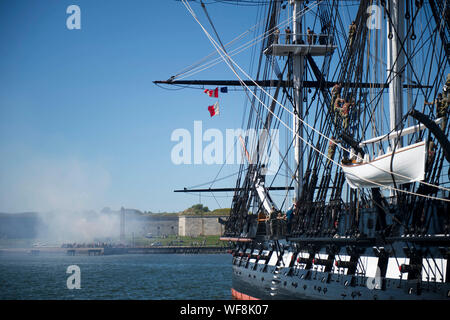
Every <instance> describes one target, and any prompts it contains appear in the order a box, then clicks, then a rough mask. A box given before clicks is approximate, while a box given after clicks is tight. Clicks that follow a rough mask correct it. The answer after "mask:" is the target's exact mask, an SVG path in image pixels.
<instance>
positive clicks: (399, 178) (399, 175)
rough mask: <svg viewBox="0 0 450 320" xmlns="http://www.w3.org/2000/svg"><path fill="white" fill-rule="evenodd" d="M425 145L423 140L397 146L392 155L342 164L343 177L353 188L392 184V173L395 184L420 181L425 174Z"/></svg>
mask: <svg viewBox="0 0 450 320" xmlns="http://www.w3.org/2000/svg"><path fill="white" fill-rule="evenodd" d="M425 146H426V144H425V141H422V142H419V143H416V144H413V145H410V146H407V147H403V148H399V149H398V150H395V152H394V155H392V152H390V153H387V154H384V155H382V156H379V157H377V158H375V159H373V160H372V161H370V162H359V163H358V162H357V163H352V164H343V165H342V168H343V170H344V173H345V179H346V180H347V183H348V184H349V186H350V187H351V188H353V189H356V188H379V187H381V186H393V185H394V182H393V179H392V175H393V176H394V178H395V183H396V184H397V185H398V184H403V183H409V182H414V181H421V180H423V179H424V175H425V160H426V147H425ZM391 161H392V169H391ZM391 173H392V174H391Z"/></svg>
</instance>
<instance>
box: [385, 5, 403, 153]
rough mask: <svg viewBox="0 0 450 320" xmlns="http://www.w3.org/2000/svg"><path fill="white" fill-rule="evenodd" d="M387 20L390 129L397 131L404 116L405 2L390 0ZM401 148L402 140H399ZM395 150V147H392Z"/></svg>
mask: <svg viewBox="0 0 450 320" xmlns="http://www.w3.org/2000/svg"><path fill="white" fill-rule="evenodd" d="M387 5H388V12H389V14H390V19H389V16H388V19H387V36H388V40H387V68H388V69H387V77H388V82H389V129H390V130H397V129H398V128H397V125H398V123H399V121H400V119H401V118H402V116H403V94H402V79H403V77H402V71H401V70H402V68H403V66H404V52H403V49H402V42H403V40H404V37H405V36H404V22H403V21H404V16H405V9H404V1H403V0H388V1H387ZM399 144H400V145H399V146H401V145H402V140H399ZM392 147H393V148H394V146H392Z"/></svg>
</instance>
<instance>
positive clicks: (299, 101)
mask: <svg viewBox="0 0 450 320" xmlns="http://www.w3.org/2000/svg"><path fill="white" fill-rule="evenodd" d="M302 2H303V1H300V0H291V5H292V6H293V8H292V15H293V17H292V23H293V28H292V31H293V35H294V37H293V40H294V43H296V44H299V43H301V41H302V37H301V33H302V22H301V18H299V16H300V10H301V4H302ZM292 59H293V80H294V81H293V84H294V102H295V104H294V106H293V107H294V116H293V117H294V119H293V120H294V121H293V124H294V132H296V133H298V135H296V134H295V133H294V143H293V147H294V159H295V165H296V167H297V170H296V171H295V180H296V183H295V198H296V201H298V200H299V199H300V195H301V193H302V188H303V157H302V150H303V141H302V140H301V138H303V125H302V123H301V122H300V120H299V119H298V118H299V117H300V118H302V119H303V73H304V70H303V69H304V55H302V54H299V55H294V56H293V57H292Z"/></svg>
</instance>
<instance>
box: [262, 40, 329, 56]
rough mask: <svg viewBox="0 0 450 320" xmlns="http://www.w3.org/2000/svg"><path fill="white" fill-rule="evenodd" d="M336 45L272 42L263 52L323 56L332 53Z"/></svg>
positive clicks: (276, 54)
mask: <svg viewBox="0 0 450 320" xmlns="http://www.w3.org/2000/svg"><path fill="white" fill-rule="evenodd" d="M336 48H337V46H335V45H329V44H326V45H321V44H275V43H274V44H272V45H270V46H269V47H267V48H266V49H265V50H264V54H266V55H272V56H288V55H292V56H299V55H307V54H310V55H311V56H324V55H327V54H329V53H332V52H333V51H334V50H335V49H336Z"/></svg>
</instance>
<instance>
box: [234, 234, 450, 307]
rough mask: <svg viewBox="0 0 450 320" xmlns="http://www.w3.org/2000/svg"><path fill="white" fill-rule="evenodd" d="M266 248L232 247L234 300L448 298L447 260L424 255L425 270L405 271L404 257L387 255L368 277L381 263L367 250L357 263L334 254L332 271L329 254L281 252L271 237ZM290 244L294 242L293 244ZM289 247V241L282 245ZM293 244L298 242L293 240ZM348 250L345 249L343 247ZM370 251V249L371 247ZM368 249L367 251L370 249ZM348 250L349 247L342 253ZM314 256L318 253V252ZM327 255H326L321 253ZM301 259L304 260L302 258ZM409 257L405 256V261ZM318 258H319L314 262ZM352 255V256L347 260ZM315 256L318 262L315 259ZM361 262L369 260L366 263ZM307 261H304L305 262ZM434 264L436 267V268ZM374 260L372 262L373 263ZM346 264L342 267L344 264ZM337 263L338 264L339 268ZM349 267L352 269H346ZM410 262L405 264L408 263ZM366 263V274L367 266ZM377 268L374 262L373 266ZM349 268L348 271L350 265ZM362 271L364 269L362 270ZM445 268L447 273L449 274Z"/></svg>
mask: <svg viewBox="0 0 450 320" xmlns="http://www.w3.org/2000/svg"><path fill="white" fill-rule="evenodd" d="M405 244H406V242H405V243H402V242H398V243H396V244H395V245H394V246H393V247H392V248H393V249H394V250H395V249H397V250H399V251H400V250H402V248H401V246H402V245H405ZM265 245H267V249H268V250H264V252H265V253H263V251H262V250H257V251H253V250H249V249H246V248H249V247H250V244H249V243H247V244H245V245H243V244H238V245H237V246H236V248H235V250H233V252H232V254H233V275H232V290H231V291H232V296H233V298H235V299H242V300H253V299H263V300H268V299H281V300H291V299H295V300H449V299H450V283H449V281H448V280H449V279H448V278H447V276H448V267H447V263H446V260H445V259H439V258H434V259H428V258H426V259H424V260H423V262H424V263H423V265H422V266H421V267H422V268H424V269H423V270H421V271H422V272H420V271H419V272H418V273H417V272H416V273H414V272H413V271H412V270H409V271H410V272H401V271H400V270H401V269H402V268H403V269H407V265H404V266H402V262H408V263H409V265H411V261H412V260H410V259H408V258H406V257H399V258H390V259H389V258H388V259H387V260H386V265H387V267H386V269H385V270H384V272H383V273H384V274H383V276H380V274H379V273H378V274H377V273H376V272H375V274H373V273H372V275H373V277H368V276H366V275H367V273H369V272H368V270H369V269H372V270H373V268H374V265H373V264H376V265H378V263H379V260H380V257H377V256H376V255H373V254H372V255H371V256H370V255H367V256H365V255H364V253H363V254H362V255H361V256H360V257H359V259H358V260H359V261H360V263H359V266H358V268H357V269H354V270H351V265H350V264H349V263H347V265H345V264H342V262H340V261H342V260H341V259H345V255H343V254H342V255H338V254H337V255H335V257H334V258H333V261H330V265H331V264H332V265H333V267H331V268H330V269H329V270H326V269H327V266H326V259H320V258H318V259H312V260H311V263H310V264H309V265H308V261H307V259H306V260H305V259H304V258H302V254H301V253H300V252H298V251H296V250H289V249H286V250H284V252H283V251H278V252H281V254H279V253H277V251H276V250H272V251H271V250H270V248H271V247H272V248H274V247H275V244H274V243H273V242H269V241H268V242H266V243H265ZM291 245H292V244H291ZM281 246H282V247H283V246H289V242H285V243H284V244H281ZM294 246H295V244H294ZM344 250H345V249H344ZM370 250H372V248H371V249H370ZM365 252H369V249H368V250H366V251H365ZM344 253H345V252H344ZM315 256H316V257H317V256H319V255H315ZM321 256H322V257H326V255H321ZM302 259H303V260H302ZM406 259H407V260H406ZM314 260H315V261H314ZM347 260H348V259H347ZM313 261H314V262H313ZM361 261H366V262H367V263H366V264H365V265H364V266H363V264H362V263H361ZM303 262H306V263H303ZM433 263H434V264H436V266H437V268H433ZM370 264H372V266H370ZM342 265H343V266H344V267H341V266H342ZM338 266H339V267H338ZM345 266H346V267H349V268H345ZM405 266H406V267H405ZM364 268H366V270H365V271H364V273H365V274H366V275H363V272H362V271H363V270H362V269H364ZM375 268H376V267H375ZM349 269H350V270H349ZM360 271H361V272H360ZM446 273H447V274H446Z"/></svg>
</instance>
